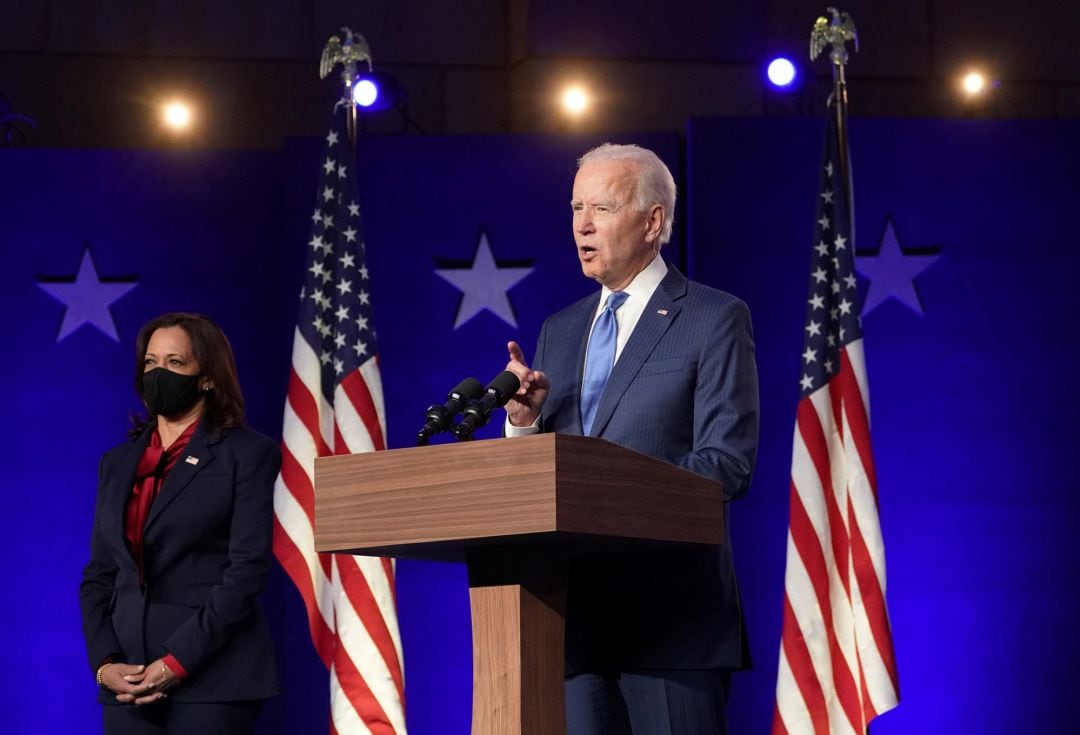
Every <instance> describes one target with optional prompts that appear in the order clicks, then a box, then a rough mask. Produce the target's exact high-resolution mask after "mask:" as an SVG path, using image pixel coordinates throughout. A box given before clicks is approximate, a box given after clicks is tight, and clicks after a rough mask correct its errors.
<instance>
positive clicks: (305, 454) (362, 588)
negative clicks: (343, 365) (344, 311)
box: [274, 330, 406, 735]
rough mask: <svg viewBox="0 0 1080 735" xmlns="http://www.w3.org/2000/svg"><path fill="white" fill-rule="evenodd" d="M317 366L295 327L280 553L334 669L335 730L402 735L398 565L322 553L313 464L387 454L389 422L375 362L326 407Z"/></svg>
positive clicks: (352, 376)
mask: <svg viewBox="0 0 1080 735" xmlns="http://www.w3.org/2000/svg"><path fill="white" fill-rule="evenodd" d="M320 376H321V368H320V364H319V359H318V356H317V355H316V354H315V353H314V351H312V349H311V347H310V346H309V345H308V343H307V341H306V340H305V339H304V338H303V335H302V334H301V333H300V331H299V330H297V331H296V334H295V336H294V338H293V356H292V373H291V375H290V376H289V395H288V399H287V400H286V403H285V419H284V428H283V431H282V455H283V461H282V468H281V475H280V476H279V477H278V480H277V485H276V488H275V493H274V512H275V526H274V554H275V555H276V556H277V559H278V561H279V562H280V563H281V565H282V567H283V568H284V569H285V571H286V572H287V573H288V575H289V577H290V578H291V579H292V581H293V583H294V584H295V585H296V587H297V589H298V590H299V591H300V594H301V596H302V597H303V600H304V605H305V606H306V608H307V614H308V625H309V628H310V632H311V638H312V641H313V643H314V645H315V649H316V651H317V652H318V654H319V657H320V658H321V659H322V661H323V663H324V664H325V665H326V666H327V668H328V669H329V672H330V712H331V720H332V725H331V730H330V731H331V733H336V734H337V735H346V734H348V735H352V734H353V733H373V734H374V735H402V734H404V733H405V732H406V730H405V714H404V675H403V671H402V664H401V661H402V654H401V636H400V634H399V632H398V626H397V611H396V602H395V599H394V564H393V561H392V560H388V559H375V558H369V557H357V556H349V555H345V554H317V553H315V542H314V520H315V496H314V491H313V479H314V462H315V457H319V456H326V455H330V454H351V453H357V452H369V451H375V450H380V449H384V448H385V446H386V442H385V439H384V437H385V436H386V428H385V427H386V418H385V409H384V406H383V397H382V381H381V379H380V376H379V367H378V360H377V358H376V357H372V358H371V359H369V360H367V361H366V362H364V363H362V364H361V366H360V368H359V369H358V370H355V371H353V372H351V373H349V374H348V375H346V376H344V377H343V379H342V380H341V381H340V382H339V383H338V385H337V387H336V389H335V391H334V402H333V405H330V404H328V403H327V402H326V399H325V398H324V396H323V392H322V388H321V386H320V379H321V378H320Z"/></svg>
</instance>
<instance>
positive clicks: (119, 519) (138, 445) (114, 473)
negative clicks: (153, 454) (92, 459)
mask: <svg viewBox="0 0 1080 735" xmlns="http://www.w3.org/2000/svg"><path fill="white" fill-rule="evenodd" d="M153 430H154V429H153V427H152V426H150V427H148V428H146V429H144V430H143V432H142V434H140V435H139V436H138V437H136V438H135V439H133V440H132V441H130V442H128V443H127V444H126V445H124V447H123V449H121V450H120V452H119V453H118V454H117V455H116V456H115V458H114V459H113V462H112V468H111V469H110V472H109V475H110V476H111V478H112V479H111V481H109V485H108V487H107V488H106V489H105V491H104V492H105V498H104V499H103V500H102V512H103V513H104V515H103V517H102V520H101V523H102V537H103V538H105V539H109V540H115V541H117V543H119V549H118V550H117V549H115V548H114V554H115V556H116V558H117V559H123V560H125V561H127V562H130V563H131V564H134V563H135V558H134V557H133V556H132V555H131V550H130V549H128V545H127V537H126V535H125V532H124V525H125V517H126V513H127V504H128V500H129V499H130V498H131V490H132V488H134V487H135V472H136V471H137V470H138V468H139V458H140V457H142V453H143V451H144V450H145V449H146V445H147V444H149V443H150V433H151V432H152V431H153Z"/></svg>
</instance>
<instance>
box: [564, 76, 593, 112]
mask: <svg viewBox="0 0 1080 735" xmlns="http://www.w3.org/2000/svg"><path fill="white" fill-rule="evenodd" d="M589 101H590V100H589V93H588V91H586V89H585V88H584V87H582V86H580V85H576V84H575V85H573V86H570V87H567V88H566V89H564V90H563V93H562V107H563V111H564V112H566V114H568V115H570V116H571V117H580V116H581V115H582V114H584V113H585V110H587V109H589Z"/></svg>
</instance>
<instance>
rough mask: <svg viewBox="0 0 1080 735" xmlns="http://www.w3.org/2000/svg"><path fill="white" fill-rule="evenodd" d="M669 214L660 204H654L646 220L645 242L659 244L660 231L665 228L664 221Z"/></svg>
mask: <svg viewBox="0 0 1080 735" xmlns="http://www.w3.org/2000/svg"><path fill="white" fill-rule="evenodd" d="M666 216H667V213H666V212H664V208H663V207H662V206H660V205H659V204H654V205H653V206H652V209H650V210H649V214H648V215H647V216H646V218H645V242H647V243H659V241H660V230H662V229H663V228H664V219H665V217H666Z"/></svg>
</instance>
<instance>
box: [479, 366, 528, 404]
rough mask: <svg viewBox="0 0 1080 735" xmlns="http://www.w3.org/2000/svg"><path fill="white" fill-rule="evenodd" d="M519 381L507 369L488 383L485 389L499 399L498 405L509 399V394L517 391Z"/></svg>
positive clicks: (519, 385) (519, 384)
mask: <svg viewBox="0 0 1080 735" xmlns="http://www.w3.org/2000/svg"><path fill="white" fill-rule="evenodd" d="M520 387H521V381H520V380H518V377H517V376H516V375H514V374H513V373H512V372H510V371H509V370H503V371H502V372H501V373H499V374H498V375H496V376H495V377H494V378H492V379H491V382H490V383H488V386H487V389H488V391H489V392H491V393H494V394H495V397H496V398H498V399H499V403H498V405H500V406H501V405H503V404H504V403H506V402H507V401H509V400H510V398H511V396H513V395H514V394H515V393H517V392H518V388H520Z"/></svg>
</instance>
